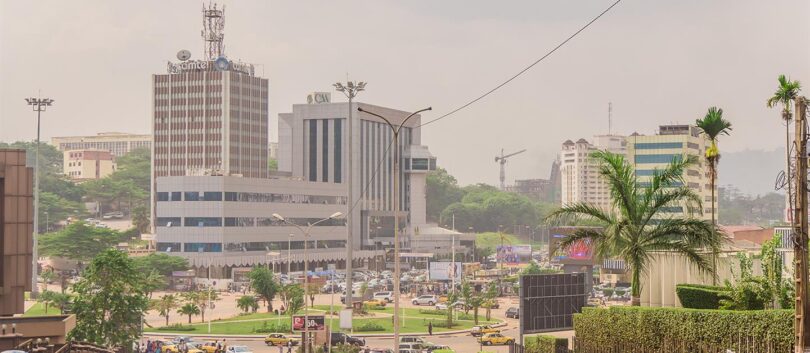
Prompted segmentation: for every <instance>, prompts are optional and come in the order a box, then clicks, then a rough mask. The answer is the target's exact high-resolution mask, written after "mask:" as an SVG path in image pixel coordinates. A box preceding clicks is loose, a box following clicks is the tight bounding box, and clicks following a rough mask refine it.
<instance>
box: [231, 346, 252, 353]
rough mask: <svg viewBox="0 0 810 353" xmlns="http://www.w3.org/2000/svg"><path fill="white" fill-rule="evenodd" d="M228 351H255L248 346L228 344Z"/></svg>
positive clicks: (244, 352) (243, 352) (235, 352)
mask: <svg viewBox="0 0 810 353" xmlns="http://www.w3.org/2000/svg"><path fill="white" fill-rule="evenodd" d="M228 352H231V353H253V351H251V350H250V348H248V347H247V346H228Z"/></svg>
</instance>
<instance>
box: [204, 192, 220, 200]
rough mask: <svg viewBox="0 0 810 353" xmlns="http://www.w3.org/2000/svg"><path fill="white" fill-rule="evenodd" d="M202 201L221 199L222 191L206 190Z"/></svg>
mask: <svg viewBox="0 0 810 353" xmlns="http://www.w3.org/2000/svg"><path fill="white" fill-rule="evenodd" d="M203 201H222V193H221V192H218V191H206V192H204V193H203Z"/></svg>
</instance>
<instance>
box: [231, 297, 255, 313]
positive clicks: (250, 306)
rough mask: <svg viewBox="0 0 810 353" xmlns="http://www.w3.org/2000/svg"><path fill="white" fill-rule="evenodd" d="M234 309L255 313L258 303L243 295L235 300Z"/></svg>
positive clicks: (253, 298) (252, 298)
mask: <svg viewBox="0 0 810 353" xmlns="http://www.w3.org/2000/svg"><path fill="white" fill-rule="evenodd" d="M236 307H237V308H239V309H242V311H244V312H245V313H247V312H248V311H252V312H254V313H255V312H256V310H258V309H259V302H258V301H257V300H256V297H254V296H252V295H243V296H241V297H239V299H237V300H236Z"/></svg>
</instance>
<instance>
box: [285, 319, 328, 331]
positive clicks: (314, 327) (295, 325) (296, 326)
mask: <svg viewBox="0 0 810 353" xmlns="http://www.w3.org/2000/svg"><path fill="white" fill-rule="evenodd" d="M306 318H307V320H306V321H307V326H308V328H309V331H323V330H324V329H325V328H326V325H325V324H324V322H325V320H324V316H323V315H308V316H307V317H306ZM292 329H293V331H296V332H301V331H304V315H294V316H293V317H292Z"/></svg>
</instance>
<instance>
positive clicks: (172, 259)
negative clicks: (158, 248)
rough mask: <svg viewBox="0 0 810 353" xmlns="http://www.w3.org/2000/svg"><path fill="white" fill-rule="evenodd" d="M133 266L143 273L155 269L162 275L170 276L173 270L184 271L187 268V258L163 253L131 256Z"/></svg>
mask: <svg viewBox="0 0 810 353" xmlns="http://www.w3.org/2000/svg"><path fill="white" fill-rule="evenodd" d="M133 261H134V262H135V267H137V268H138V270H139V271H142V272H144V273H150V272H152V271H155V272H157V273H159V274H161V275H163V276H170V275H171V274H172V272H173V271H186V270H188V269H189V265H188V260H186V259H185V258H182V257H179V256H172V255H169V254H165V253H153V254H149V255H146V256H140V257H136V258H133Z"/></svg>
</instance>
